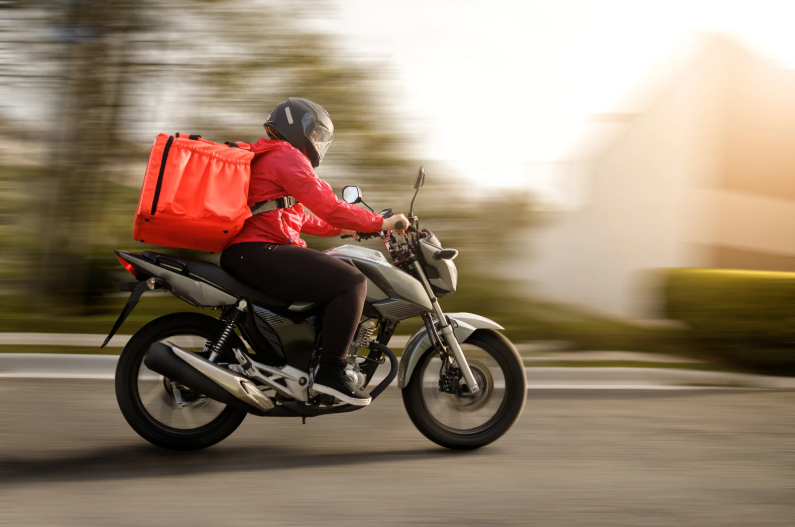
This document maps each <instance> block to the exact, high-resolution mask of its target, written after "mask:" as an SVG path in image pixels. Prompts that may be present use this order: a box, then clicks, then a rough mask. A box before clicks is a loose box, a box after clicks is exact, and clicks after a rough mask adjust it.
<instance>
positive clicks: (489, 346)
mask: <svg viewBox="0 0 795 527" xmlns="http://www.w3.org/2000/svg"><path fill="white" fill-rule="evenodd" d="M461 349H462V350H463V352H464V356H465V357H466V359H467V363H468V364H469V368H470V369H471V370H472V374H473V375H474V376H475V379H476V380H477V382H478V385H479V387H480V390H479V391H478V392H477V393H475V394H466V393H457V394H451V393H446V392H443V391H441V390H440V388H439V379H440V371H441V369H442V362H441V359H440V358H439V355H438V353H436V351H435V350H434V349H433V348H430V349H428V350H427V351H426V352H425V353H424V354H423V355H422V357H420V360H419V362H418V363H417V369H416V370H415V371H414V374H413V375H412V376H411V380H410V381H409V383H408V385H407V386H406V387H405V388H404V389H403V404H404V405H405V406H406V411H407V412H408V414H409V417H410V418H411V421H412V422H413V423H414V426H416V427H417V429H418V430H419V431H420V432H422V434H423V435H424V436H425V437H427V438H428V439H430V440H431V441H433V442H434V443H436V444H438V445H441V446H443V447H447V448H452V449H456V450H472V449H475V448H480V447H482V446H485V445H488V444H489V443H491V442H492V441H496V440H497V439H499V438H500V437H501V436H502V435H503V434H504V433H505V432H507V431H508V430H509V429H510V428H511V426H512V425H513V424H514V423H515V422H516V420H517V419H518V418H519V416H520V415H522V410H523V409H524V403H525V399H526V397H527V379H526V377H525V371H524V364H523V363H522V358H521V357H520V356H519V353H518V352H517V351H516V348H514V347H513V345H512V344H511V342H510V341H509V340H508V339H507V338H505V337H504V336H503V335H501V334H500V333H497V332H496V331H493V330H487V329H479V330H477V331H475V332H474V333H472V335H470V336H469V338H468V339H467V340H466V341H465V342H464V343H462V345H461Z"/></svg>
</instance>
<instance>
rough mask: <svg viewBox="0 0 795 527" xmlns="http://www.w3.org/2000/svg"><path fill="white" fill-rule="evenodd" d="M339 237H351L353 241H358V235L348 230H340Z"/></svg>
mask: <svg viewBox="0 0 795 527" xmlns="http://www.w3.org/2000/svg"><path fill="white" fill-rule="evenodd" d="M340 236H353V239H354V240H358V239H359V235H358V234H356V231H349V230H348V229H340Z"/></svg>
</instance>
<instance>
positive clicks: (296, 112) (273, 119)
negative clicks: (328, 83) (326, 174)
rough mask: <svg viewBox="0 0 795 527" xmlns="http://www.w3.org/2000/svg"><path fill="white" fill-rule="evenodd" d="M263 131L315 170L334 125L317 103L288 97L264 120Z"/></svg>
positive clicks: (327, 145)
mask: <svg viewBox="0 0 795 527" xmlns="http://www.w3.org/2000/svg"><path fill="white" fill-rule="evenodd" d="M265 129H266V130H267V131H268V135H269V136H270V137H271V138H272V139H282V140H284V141H287V142H288V143H290V144H291V145H293V146H294V147H295V148H296V149H298V150H299V151H300V152H302V153H303V154H304V155H305V156H306V157H308V158H309V161H311V162H312V166H313V167H315V168H317V166H318V165H320V162H321V161H322V160H323V156H324V155H326V150H328V147H329V145H330V144H331V140H332V139H333V138H334V124H333V123H332V122H331V117H329V115H328V112H327V111H326V110H324V109H323V107H322V106H320V105H319V104H315V103H313V102H312V101H308V100H306V99H296V98H294V97H290V98H289V99H287V100H286V101H284V102H283V103H281V104H279V106H277V107H276V109H275V110H273V111H272V112H271V114H270V117H268V121H267V122H266V123H265Z"/></svg>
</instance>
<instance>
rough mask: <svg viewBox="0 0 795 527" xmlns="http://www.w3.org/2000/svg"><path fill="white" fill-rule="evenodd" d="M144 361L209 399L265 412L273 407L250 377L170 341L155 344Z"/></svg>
mask: <svg viewBox="0 0 795 527" xmlns="http://www.w3.org/2000/svg"><path fill="white" fill-rule="evenodd" d="M144 364H146V367H147V368H149V369H150V370H152V371H154V372H157V373H159V374H160V375H164V376H166V377H168V378H169V379H171V380H172V381H176V382H178V383H180V384H184V385H185V386H188V387H190V388H191V389H192V390H195V391H197V392H199V393H201V394H203V395H206V396H207V397H209V398H210V399H214V400H216V401H219V402H222V403H226V404H228V405H231V406H233V407H234V408H238V409H240V410H245V411H246V412H248V413H251V414H254V415H266V414H267V412H268V411H270V410H272V409H273V401H271V400H270V398H269V397H267V396H266V395H264V394H263V393H262V392H261V391H260V390H259V388H257V386H256V385H255V384H254V383H253V382H251V381H250V380H249V379H246V378H245V377H242V376H240V375H237V374H235V373H234V372H232V371H231V370H228V369H226V368H222V367H220V366H218V365H217V364H213V363H212V362H210V361H208V360H207V359H205V358H204V357H202V356H200V355H197V354H195V353H193V352H191V351H188V350H185V349H182V348H180V347H179V346H176V345H174V344H172V343H170V342H169V343H168V345H166V344H163V343H161V342H157V343H155V344H152V345H151V346H150V347H149V353H147V355H146V358H145V359H144Z"/></svg>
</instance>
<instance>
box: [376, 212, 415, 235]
mask: <svg viewBox="0 0 795 527" xmlns="http://www.w3.org/2000/svg"><path fill="white" fill-rule="evenodd" d="M399 221H402V222H403V225H405V226H406V227H408V226H409V220H408V218H406V217H405V216H404V215H403V214H395V215H394V216H390V217H388V218H384V224H383V225H382V226H381V230H387V231H394V230H395V224H396V223H397V222H399ZM398 232H399V233H401V234H405V233H406V228H405V227H404V228H403V230H401V231H398Z"/></svg>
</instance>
